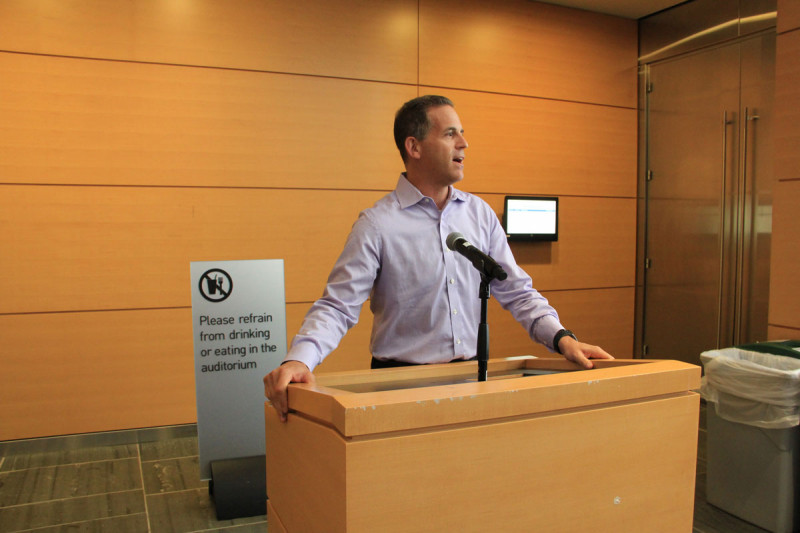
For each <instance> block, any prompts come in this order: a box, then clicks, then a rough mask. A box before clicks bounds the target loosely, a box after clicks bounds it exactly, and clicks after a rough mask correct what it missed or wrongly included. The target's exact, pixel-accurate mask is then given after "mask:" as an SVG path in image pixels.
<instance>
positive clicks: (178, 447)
mask: <svg viewBox="0 0 800 533" xmlns="http://www.w3.org/2000/svg"><path fill="white" fill-rule="evenodd" d="M139 447H140V449H141V454H142V461H156V460H158V459H174V458H177V457H189V456H192V455H199V451H198V446H197V437H182V438H177V439H166V440H162V441H156V442H143V443H142V444H140V445H139Z"/></svg>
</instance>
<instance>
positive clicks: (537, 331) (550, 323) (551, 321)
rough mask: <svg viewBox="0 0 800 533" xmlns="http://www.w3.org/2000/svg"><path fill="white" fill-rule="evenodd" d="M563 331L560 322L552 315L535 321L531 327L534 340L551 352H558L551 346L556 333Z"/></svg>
mask: <svg viewBox="0 0 800 533" xmlns="http://www.w3.org/2000/svg"><path fill="white" fill-rule="evenodd" d="M562 329H564V326H562V325H561V322H560V321H559V320H558V319H557V318H556V317H554V316H552V315H546V316H543V317H542V318H540V319H539V320H537V321H536V324H535V325H534V327H533V333H534V340H536V341H538V342H539V343H541V344H544V345H545V346H546V347H547V348H548V349H549V350H550V351H551V352H558V350H556V349H555V347H554V346H553V338H555V336H556V333H558V332H559V331H561V330H562Z"/></svg>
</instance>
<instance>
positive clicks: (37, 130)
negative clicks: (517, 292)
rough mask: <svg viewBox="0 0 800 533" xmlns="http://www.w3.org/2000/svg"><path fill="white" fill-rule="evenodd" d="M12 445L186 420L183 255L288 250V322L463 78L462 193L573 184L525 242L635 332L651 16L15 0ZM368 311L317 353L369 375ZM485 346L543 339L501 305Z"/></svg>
mask: <svg viewBox="0 0 800 533" xmlns="http://www.w3.org/2000/svg"><path fill="white" fill-rule="evenodd" d="M0 25H2V28H3V31H2V32H0V116H2V117H3V120H2V121H1V122H0V271H2V272H3V278H4V283H3V284H2V290H3V297H2V298H0V358H2V363H3V365H2V366H3V371H2V372H0V405H2V406H3V410H2V413H0V440H8V439H20V438H28V437H37V436H46V435H60V434H69V433H82V432H92V431H105V430H115V429H125V428H134V427H149V426H159V425H170V424H181V423H191V422H194V421H195V420H196V413H195V399H194V361H193V349H192V333H191V309H190V287H189V263H190V262H192V261H212V260H233V259H269V258H283V259H284V260H285V270H286V299H287V327H288V329H289V331H288V334H289V338H291V337H292V336H293V335H294V333H295V331H296V330H297V328H298V327H299V325H300V322H301V320H302V317H303V315H304V314H305V312H306V310H307V309H308V307H309V305H310V304H311V302H312V301H313V300H314V299H315V298H317V297H318V296H319V295H320V294H321V292H322V289H323V285H324V282H325V279H326V277H327V274H328V271H329V269H330V267H331V266H332V264H333V262H334V261H335V259H336V257H337V256H338V254H339V252H340V250H341V246H342V244H343V242H344V239H345V237H346V235H347V233H348V231H349V228H350V226H351V225H352V223H353V221H354V220H355V218H356V216H357V214H358V212H359V211H360V210H361V209H363V208H365V207H368V206H370V205H371V204H372V203H373V202H374V201H375V200H377V199H378V198H380V197H381V196H383V195H384V194H385V193H386V192H388V191H390V190H391V189H392V188H393V186H394V184H395V182H396V179H397V175H398V174H399V172H400V171H401V170H402V162H401V160H400V157H399V155H398V154H397V153H396V149H395V147H394V143H393V139H392V133H391V131H392V121H393V117H394V112H395V110H396V109H397V108H398V107H399V106H400V105H401V104H402V103H403V102H404V101H406V100H408V99H410V98H413V97H415V96H417V95H419V94H425V93H440V94H445V95H447V96H449V97H451V98H452V99H453V100H454V101H455V103H456V107H457V109H458V112H459V114H460V116H461V119H462V122H463V123H464V125H465V128H466V130H467V138H468V140H469V142H470V148H469V159H468V167H467V178H466V179H465V181H464V182H463V184H462V188H463V189H465V190H467V191H470V192H474V193H476V194H479V195H480V196H482V197H483V198H484V199H486V200H487V201H488V202H489V203H490V204H491V205H492V206H493V207H494V208H495V210H496V211H497V212H498V214H501V212H502V200H503V196H504V195H506V194H548V195H559V196H561V197H562V204H561V205H562V217H563V218H562V225H561V228H560V240H559V242H557V243H552V244H546V243H537V244H515V245H514V246H513V249H514V252H515V254H516V256H517V259H518V261H519V263H520V264H521V265H522V266H523V267H524V268H525V269H526V270H527V271H528V272H529V273H530V274H531V275H532V277H533V279H534V284H535V286H536V287H537V288H539V289H540V290H541V291H542V292H543V293H544V294H545V295H546V296H547V297H548V298H550V299H551V301H552V302H553V303H554V305H555V306H556V308H557V309H558V310H559V312H560V314H561V316H562V320H563V321H564V322H565V323H566V324H568V325H569V326H570V327H571V328H573V329H574V330H575V331H576V332H577V333H578V335H579V336H580V337H582V338H583V339H585V340H587V341H591V342H593V343H597V344H600V345H602V346H604V347H605V348H607V349H608V350H610V351H611V352H613V353H615V354H616V355H617V356H621V357H630V356H631V352H632V345H633V313H634V305H633V300H634V269H635V244H636V243H635V228H636V220H635V216H636V153H637V151H636V54H637V42H636V24H635V22H634V21H629V20H622V19H616V18H613V17H607V16H603V15H595V14H591V13H587V12H583V11H576V10H571V9H566V8H559V7H554V6H550V5H545V4H538V3H535V2H529V1H528V0H504V1H502V2H492V3H486V2H479V1H477V0H469V1H467V2H464V1H458V2H456V1H455V0H383V1H376V0H337V1H335V2H327V1H325V0H298V1H296V2H280V1H278V0H226V1H225V2H219V1H217V0H196V1H192V2H179V1H164V0H133V1H131V2H123V3H120V2H112V1H110V0H75V1H71V2H63V1H60V0H5V1H3V2H0ZM371 320H372V319H371V316H370V313H369V311H368V309H367V308H365V310H364V312H363V313H362V320H361V322H360V323H359V324H358V325H357V326H356V327H355V328H354V330H353V331H352V332H351V333H350V334H349V335H348V336H347V337H346V338H345V340H344V341H343V344H342V345H341V346H340V348H339V349H338V350H337V351H336V352H335V353H334V354H332V355H331V356H330V357H329V358H328V360H327V361H326V362H325V363H324V364H323V365H322V366H321V367H320V369H319V371H320V372H325V371H332V370H343V369H355V368H365V367H367V366H368V362H369V353H368V341H369V330H370V327H371ZM490 322H491V328H492V330H491V340H492V347H491V350H492V355H494V356H501V355H502V356H505V355H517V354H524V353H537V354H544V353H546V351H545V350H544V349H543V348H542V347H539V346H534V345H533V344H532V343H531V342H530V340H529V339H528V338H527V336H526V334H525V332H524V331H523V330H522V328H520V327H519V326H518V325H517V324H516V323H514V322H513V320H512V319H511V318H510V315H508V314H507V313H505V312H503V311H502V310H501V309H500V307H499V306H498V305H496V304H494V302H493V306H492V308H491V310H490Z"/></svg>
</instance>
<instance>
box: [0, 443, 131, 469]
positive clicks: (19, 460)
mask: <svg viewBox="0 0 800 533" xmlns="http://www.w3.org/2000/svg"><path fill="white" fill-rule="evenodd" d="M138 454H139V450H138V447H137V445H136V444H125V445H120V446H98V447H95V448H78V449H74V450H61V451H50V452H41V453H32V454H20V455H12V456H9V457H6V458H5V460H4V461H3V463H2V465H0V472H8V471H11V470H24V469H26V468H36V467H43V466H57V465H67V464H76V463H89V462H97V461H108V460H114V459H131V458H135V457H138Z"/></svg>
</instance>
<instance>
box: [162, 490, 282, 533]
mask: <svg viewBox="0 0 800 533" xmlns="http://www.w3.org/2000/svg"><path fill="white" fill-rule="evenodd" d="M147 509H148V513H149V516H150V530H151V531H152V533H186V532H190V531H205V530H212V531H216V530H219V529H223V528H233V526H238V525H254V524H257V523H259V522H263V523H264V524H266V516H264V515H262V516H255V517H250V518H237V519H235V520H217V517H216V511H215V509H214V503H213V502H212V501H211V496H210V495H209V494H208V489H205V488H203V489H193V490H186V491H181V492H168V493H165V494H156V495H148V496H147ZM232 532H236V533H239V530H238V529H236V528H233V529H232Z"/></svg>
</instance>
